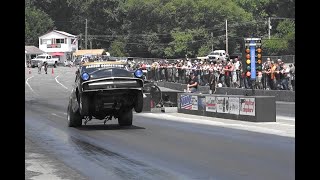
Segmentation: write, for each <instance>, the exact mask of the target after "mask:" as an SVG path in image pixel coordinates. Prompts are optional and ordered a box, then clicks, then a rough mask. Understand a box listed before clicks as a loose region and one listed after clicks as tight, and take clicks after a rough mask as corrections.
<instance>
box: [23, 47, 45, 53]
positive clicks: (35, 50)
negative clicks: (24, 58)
mask: <svg viewBox="0 0 320 180" xmlns="http://www.w3.org/2000/svg"><path fill="white" fill-rule="evenodd" d="M24 49H25V53H26V54H42V53H44V51H42V50H41V49H39V48H37V47H35V46H25V48H24Z"/></svg>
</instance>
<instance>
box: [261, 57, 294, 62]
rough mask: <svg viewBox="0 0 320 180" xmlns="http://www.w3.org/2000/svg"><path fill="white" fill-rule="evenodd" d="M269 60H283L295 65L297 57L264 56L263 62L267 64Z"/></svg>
mask: <svg viewBox="0 0 320 180" xmlns="http://www.w3.org/2000/svg"><path fill="white" fill-rule="evenodd" d="M267 58H270V59H271V61H277V59H281V60H282V61H283V62H284V63H288V64H289V63H290V64H291V63H292V64H293V63H294V62H295V55H282V56H262V61H263V62H265V61H266V60H267Z"/></svg>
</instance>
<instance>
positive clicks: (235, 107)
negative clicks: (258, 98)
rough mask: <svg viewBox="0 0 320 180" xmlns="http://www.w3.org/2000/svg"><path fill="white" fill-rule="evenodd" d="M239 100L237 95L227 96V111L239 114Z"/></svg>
mask: <svg viewBox="0 0 320 180" xmlns="http://www.w3.org/2000/svg"><path fill="white" fill-rule="evenodd" d="M239 106H240V101H239V98H238V97H229V113H230V114H236V115H239Z"/></svg>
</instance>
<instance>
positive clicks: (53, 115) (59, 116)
mask: <svg viewBox="0 0 320 180" xmlns="http://www.w3.org/2000/svg"><path fill="white" fill-rule="evenodd" d="M51 115H53V116H57V117H59V118H66V117H63V116H59V115H57V114H55V113H51Z"/></svg>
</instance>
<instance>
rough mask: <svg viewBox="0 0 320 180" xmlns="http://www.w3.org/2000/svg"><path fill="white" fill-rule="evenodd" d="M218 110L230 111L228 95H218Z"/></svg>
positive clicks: (222, 111) (221, 111)
mask: <svg viewBox="0 0 320 180" xmlns="http://www.w3.org/2000/svg"><path fill="white" fill-rule="evenodd" d="M216 100H217V112H218V113H229V101H228V97H217V99H216Z"/></svg>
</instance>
